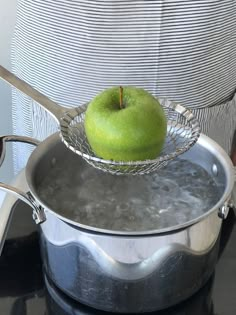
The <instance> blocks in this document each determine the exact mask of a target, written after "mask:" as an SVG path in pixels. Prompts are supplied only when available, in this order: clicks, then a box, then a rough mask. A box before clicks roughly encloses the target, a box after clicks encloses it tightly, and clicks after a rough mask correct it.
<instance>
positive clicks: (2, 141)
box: [0, 136, 46, 255]
mask: <svg viewBox="0 0 236 315" xmlns="http://www.w3.org/2000/svg"><path fill="white" fill-rule="evenodd" d="M13 141H16V142H23V143H29V144H33V145H36V146H37V145H38V144H39V143H40V141H38V140H36V139H33V138H29V137H20V136H0V167H1V165H2V164H3V162H4V159H5V156H6V142H13ZM0 189H1V190H3V191H5V192H10V193H12V194H13V195H15V196H17V198H19V199H21V200H22V201H24V202H25V203H27V204H28V205H30V206H31V207H32V208H33V218H34V220H35V222H36V223H42V222H44V221H45V220H46V218H45V215H44V211H43V210H42V208H41V206H40V205H38V204H37V203H36V201H35V199H34V197H33V196H32V195H31V194H30V193H25V192H23V191H21V190H19V189H17V188H15V187H13V186H10V185H7V184H5V183H2V182H0ZM12 211H13V207H11V208H10V209H7V208H5V209H3V208H2V209H0V255H1V252H2V248H3V245H4V243H5V240H6V235H7V231H8V227H9V224H10V221H11V216H12Z"/></svg>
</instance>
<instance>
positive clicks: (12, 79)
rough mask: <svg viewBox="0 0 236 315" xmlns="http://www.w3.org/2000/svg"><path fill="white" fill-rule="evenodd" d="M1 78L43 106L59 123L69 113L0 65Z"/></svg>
mask: <svg viewBox="0 0 236 315" xmlns="http://www.w3.org/2000/svg"><path fill="white" fill-rule="evenodd" d="M0 78H2V79H3V80H5V81H6V82H7V83H9V84H10V85H12V86H14V87H15V88H16V89H18V90H19V91H21V92H22V93H24V94H25V95H27V96H29V97H30V98H31V99H32V100H34V101H36V102H37V103H38V104H39V105H41V106H42V107H43V108H44V109H45V110H46V111H47V112H48V113H49V114H51V115H52V116H53V117H54V118H55V119H56V120H57V122H59V121H60V118H61V117H62V116H63V115H64V114H65V112H67V109H66V108H65V107H63V106H61V105H59V104H57V103H56V102H54V101H52V100H51V99H50V98H48V97H47V96H45V95H44V94H42V93H41V92H39V91H37V90H36V89H35V88H33V87H32V86H31V85H29V84H28V83H27V82H25V81H23V80H22V79H20V78H18V77H17V76H16V75H15V74H13V73H12V72H10V71H9V70H7V69H6V68H4V67H3V66H1V65H0Z"/></svg>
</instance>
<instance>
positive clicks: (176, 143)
mask: <svg viewBox="0 0 236 315" xmlns="http://www.w3.org/2000/svg"><path fill="white" fill-rule="evenodd" d="M158 101H159V102H160V104H161V105H162V107H163V109H164V111H165V115H166V117H167V137H166V141H165V144H164V147H163V149H162V152H161V154H160V155H159V156H158V157H157V158H156V159H152V160H145V161H129V162H123V161H113V160H104V159H102V158H100V157H98V156H96V155H95V154H94V152H93V150H92V149H91V147H90V145H89V143H88V140H87V137H86V134H85V129H84V119H85V112H86V108H87V105H88V104H85V105H83V106H81V107H79V108H78V109H77V110H78V113H79V115H78V116H77V117H76V119H71V118H70V117H69V116H66V115H65V116H64V117H63V118H62V119H63V120H65V126H67V128H68V130H67V132H65V133H64V134H66V135H67V136H66V137H65V136H64V137H63V138H62V141H63V142H64V143H65V144H66V146H67V147H68V148H70V149H71V150H72V151H74V152H75V153H76V154H79V155H80V156H81V157H82V158H83V159H85V160H86V161H87V162H88V163H89V164H90V165H92V166H93V167H95V168H97V169H100V170H102V171H104V172H108V173H111V174H115V175H128V174H131V175H144V174H148V173H151V172H154V171H157V170H158V169H161V168H162V167H164V166H166V165H167V163H168V162H169V161H171V160H173V159H175V158H176V157H177V156H178V155H180V154H183V153H184V152H186V151H187V150H189V149H190V148H191V147H192V146H193V145H194V144H195V143H196V141H197V140H198V137H199V135H200V126H199V122H198V120H197V119H196V117H195V116H194V115H193V114H192V112H191V111H190V110H188V109H186V108H185V107H183V106H182V105H179V104H177V103H174V102H172V101H169V100H167V99H166V98H158ZM68 120H70V123H69V124H68Z"/></svg>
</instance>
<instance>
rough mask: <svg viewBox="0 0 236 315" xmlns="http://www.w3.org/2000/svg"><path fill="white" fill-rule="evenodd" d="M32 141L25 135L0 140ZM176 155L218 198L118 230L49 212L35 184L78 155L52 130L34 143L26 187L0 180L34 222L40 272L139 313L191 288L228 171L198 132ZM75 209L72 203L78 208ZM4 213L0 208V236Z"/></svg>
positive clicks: (215, 237) (207, 266)
mask: <svg viewBox="0 0 236 315" xmlns="http://www.w3.org/2000/svg"><path fill="white" fill-rule="evenodd" d="M0 139H1V141H0V143H1V146H2V150H1V151H2V155H1V159H0V162H1V163H2V162H3V159H4V155H5V153H4V152H5V149H4V147H5V142H7V141H13V140H16V141H19V140H23V142H28V143H29V142H32V143H33V144H38V142H37V141H35V140H30V139H29V138H20V137H14V136H7V137H2V138H0ZM182 158H185V159H189V160H191V161H193V162H195V163H197V164H200V165H201V166H202V167H204V168H205V169H206V170H207V171H208V173H210V174H212V176H214V178H215V181H216V182H217V184H218V185H219V187H221V191H220V194H221V195H220V196H219V201H218V203H217V204H216V205H215V206H214V207H213V208H212V209H209V211H207V212H206V213H205V214H204V215H202V216H200V217H198V218H196V219H194V220H192V221H189V222H186V223H185V224H182V225H178V226H174V227H172V228H167V229H162V230H153V231H146V232H140V233H138V232H136V233H135V232H122V231H116V232H113V231H110V230H102V229H98V228H93V227H89V226H85V225H82V224H80V223H76V222H74V221H71V220H69V219H68V218H66V217H62V216H61V215H59V214H57V213H56V212H55V211H53V209H50V208H49V207H48V206H47V205H46V204H45V203H44V202H43V201H42V200H41V198H40V196H39V194H38V191H37V187H38V185H39V183H40V182H41V180H42V179H43V178H44V177H45V176H46V174H47V173H48V171H49V169H50V168H51V167H53V165H54V164H55V163H56V161H60V160H62V161H66V160H70V161H71V159H72V160H73V161H74V163H77V166H78V171H79V168H80V167H82V165H83V161H82V159H81V158H80V157H79V156H77V155H74V154H73V153H72V152H71V151H69V150H67V149H66V147H65V146H64V145H63V143H62V142H61V140H60V138H59V136H58V134H54V135H52V136H50V137H49V138H47V139H46V140H45V141H43V142H42V143H40V144H39V145H38V146H37V148H36V149H35V150H34V152H33V153H32V154H31V156H30V158H29V160H28V163H27V166H26V179H27V184H28V186H29V192H27V193H25V192H21V191H19V190H18V189H16V188H13V187H10V186H8V185H5V184H2V183H1V184H0V188H2V189H3V190H5V191H11V192H13V193H14V194H18V196H19V198H21V199H22V200H24V201H25V202H27V203H28V204H30V205H31V206H32V207H33V218H34V220H35V221H36V223H41V224H40V235H41V252H42V258H43V262H44V268H45V271H46V273H47V275H48V277H49V278H50V279H51V280H52V281H53V282H54V283H55V285H56V286H57V287H59V288H60V289H61V290H62V291H64V292H65V293H66V294H67V295H69V296H71V297H73V298H74V299H76V300H78V301H80V302H82V303H84V304H87V305H90V306H92V307H94V308H97V309H102V310H105V311H109V312H121V313H122V312H123V313H124V312H126V313H139V312H149V311H154V310H159V309H163V308H166V307H169V306H171V305H174V304H176V303H178V302H180V301H182V300H184V299H186V298H188V297H189V296H191V295H192V294H193V293H194V292H196V291H197V290H198V289H199V288H200V287H201V286H202V285H203V284H204V283H205V282H206V281H207V280H208V279H209V277H210V275H211V274H212V272H213V271H214V267H215V264H216V261H217V256H218V244H219V237H220V230H221V225H222V218H225V217H226V216H227V213H228V209H229V207H231V206H232V202H231V201H230V197H231V193H232V190H233V185H234V169H233V165H232V163H231V161H230V159H229V157H228V156H227V154H226V153H225V152H224V151H223V150H222V148H221V147H219V146H218V145H217V144H216V143H215V142H214V141H212V140H211V139H209V138H208V137H206V136H204V135H201V137H200V139H199V141H198V142H197V144H196V145H195V146H194V147H193V148H192V149H191V150H189V151H188V152H186V153H185V154H184V155H183V156H182ZM78 210H79V205H78ZM9 218H10V213H9V212H8V213H4V211H3V212H1V213H0V222H1V226H0V232H1V235H0V241H1V244H2V243H3V242H4V235H5V230H6V226H7V223H8V222H9Z"/></svg>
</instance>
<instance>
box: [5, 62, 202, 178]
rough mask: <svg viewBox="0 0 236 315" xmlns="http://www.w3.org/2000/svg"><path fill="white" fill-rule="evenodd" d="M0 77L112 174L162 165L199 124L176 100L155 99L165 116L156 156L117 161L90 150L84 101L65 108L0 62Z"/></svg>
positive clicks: (89, 159) (180, 150)
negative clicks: (164, 131)
mask: <svg viewBox="0 0 236 315" xmlns="http://www.w3.org/2000/svg"><path fill="white" fill-rule="evenodd" d="M0 77H1V78H2V79H4V80H5V81H7V82H8V83H10V84H11V85H12V86H14V87H16V88H17V89H18V90H20V91H21V92H23V93H24V94H26V95H27V96H29V97H31V98H32V99H33V100H34V101H36V102H38V103H39V104H40V105H41V106H42V107H43V108H44V109H46V110H47V111H48V112H49V113H50V114H51V115H52V116H53V117H54V118H55V119H56V120H57V122H58V124H59V127H60V135H61V139H62V141H63V142H64V143H65V145H66V146H67V147H68V148H69V149H71V150H72V151H73V152H75V153H77V154H79V155H80V156H82V157H83V158H84V159H85V160H86V161H87V162H88V163H89V164H91V165H92V166H94V167H95V168H98V169H100V170H102V171H105V172H109V173H112V174H116V175H120V174H132V175H137V174H140V175H143V174H147V173H151V172H153V171H156V170H158V169H160V168H162V167H163V166H165V165H166V164H167V163H168V161H170V160H172V159H174V158H175V157H177V156H178V155H180V154H182V153H184V152H186V151H187V150H188V149H189V148H190V147H191V146H192V145H194V143H195V142H196V141H197V139H198V137H199V134H200V127H199V123H198V121H197V119H196V118H195V117H194V115H193V114H192V113H191V112H190V111H189V110H187V109H186V108H184V107H183V106H181V105H179V104H175V103H173V102H171V101H168V100H167V99H164V98H162V99H159V102H160V104H161V105H162V107H163V109H164V111H165V114H166V117H167V124H168V127H167V137H166V142H165V145H164V148H163V150H162V153H161V154H160V156H159V157H158V158H156V159H154V160H145V161H130V162H118V161H110V160H103V159H100V158H99V157H97V156H95V154H94V153H93V151H92V149H91V147H90V145H89V143H88V141H87V138H86V135H85V130H84V118H85V112H86V108H87V104H86V105H83V106H80V107H77V108H70V109H69V108H65V107H63V106H60V105H58V104H57V103H55V102H53V101H52V100H50V99H49V98H48V97H47V96H45V95H43V94H42V93H40V92H39V91H37V90H35V89H34V88H33V87H32V86H30V85H29V84H28V83H26V82H25V81H23V80H21V79H19V78H18V77H16V76H15V75H14V74H13V73H11V72H10V71H8V70H7V69H5V68H4V67H2V66H0Z"/></svg>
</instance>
